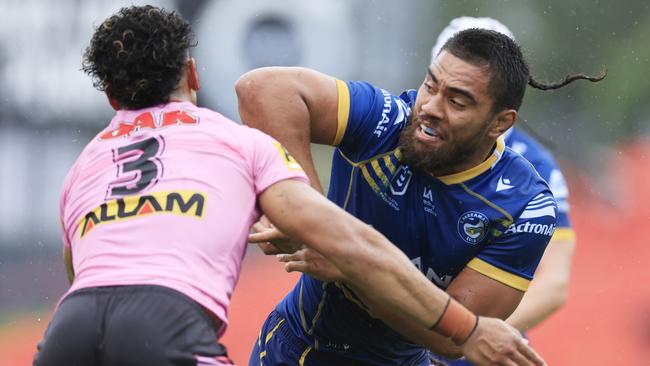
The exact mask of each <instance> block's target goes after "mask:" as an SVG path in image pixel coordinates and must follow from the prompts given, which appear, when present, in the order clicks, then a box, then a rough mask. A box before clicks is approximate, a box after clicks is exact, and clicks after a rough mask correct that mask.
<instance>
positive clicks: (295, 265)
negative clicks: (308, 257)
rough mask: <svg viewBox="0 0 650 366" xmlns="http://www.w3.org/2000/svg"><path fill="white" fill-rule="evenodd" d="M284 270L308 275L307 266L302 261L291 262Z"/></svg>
mask: <svg viewBox="0 0 650 366" xmlns="http://www.w3.org/2000/svg"><path fill="white" fill-rule="evenodd" d="M284 270H285V271H287V272H303V273H309V264H308V263H307V262H303V261H291V262H287V264H285V265H284Z"/></svg>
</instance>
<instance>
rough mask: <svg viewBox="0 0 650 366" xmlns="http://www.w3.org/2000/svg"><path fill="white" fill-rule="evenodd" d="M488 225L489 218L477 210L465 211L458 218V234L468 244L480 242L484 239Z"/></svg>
mask: <svg viewBox="0 0 650 366" xmlns="http://www.w3.org/2000/svg"><path fill="white" fill-rule="evenodd" d="M489 226H490V220H489V219H488V218H487V216H485V214H483V213H481V212H478V211H469V212H465V213H464V214H462V215H461V216H460V218H459V219H458V224H457V228H458V234H459V235H460V237H461V238H462V239H463V240H464V241H465V242H466V243H470V244H477V243H480V242H481V240H483V239H485V236H486V235H487V233H488V230H489Z"/></svg>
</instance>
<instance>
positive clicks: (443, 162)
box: [399, 115, 488, 176]
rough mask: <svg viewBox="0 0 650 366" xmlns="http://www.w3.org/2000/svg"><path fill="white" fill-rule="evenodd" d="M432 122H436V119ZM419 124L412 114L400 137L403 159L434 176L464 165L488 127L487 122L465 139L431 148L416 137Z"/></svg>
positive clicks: (413, 166) (446, 142) (448, 172)
mask: <svg viewBox="0 0 650 366" xmlns="http://www.w3.org/2000/svg"><path fill="white" fill-rule="evenodd" d="M430 122H432V123H434V124H435V121H430ZM419 126H420V123H419V122H418V121H417V119H416V118H415V117H414V115H411V118H410V121H409V124H408V125H407V126H406V128H404V130H402V132H401V133H400V137H399V148H400V151H401V152H402V158H401V160H402V162H403V163H406V164H407V165H409V166H410V167H411V168H413V169H416V170H421V171H424V172H426V173H430V174H433V175H434V176H442V175H448V174H451V173H452V172H455V170H456V168H457V167H459V166H462V165H463V164H464V163H465V162H466V161H467V159H468V158H469V157H471V156H472V155H473V154H474V153H475V151H476V148H477V147H478V145H479V142H480V141H481V140H482V139H483V137H484V135H485V131H486V130H487V127H488V126H487V124H486V125H485V127H484V128H481V130H480V131H478V132H477V133H475V134H473V135H471V136H469V137H467V138H465V139H462V140H457V141H445V142H444V143H443V145H442V146H440V147H438V148H431V147H430V146H427V145H425V144H423V143H422V142H420V141H418V140H417V139H416V137H415V134H416V130H417V129H418V128H419Z"/></svg>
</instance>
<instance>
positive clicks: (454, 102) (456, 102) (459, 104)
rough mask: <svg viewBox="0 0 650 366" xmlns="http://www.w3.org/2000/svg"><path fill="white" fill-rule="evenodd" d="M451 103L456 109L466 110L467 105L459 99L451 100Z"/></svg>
mask: <svg viewBox="0 0 650 366" xmlns="http://www.w3.org/2000/svg"><path fill="white" fill-rule="evenodd" d="M449 103H450V104H451V105H453V106H454V107H456V108H465V104H464V103H462V102H461V101H460V99H458V98H449Z"/></svg>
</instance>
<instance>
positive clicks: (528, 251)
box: [467, 191, 558, 291]
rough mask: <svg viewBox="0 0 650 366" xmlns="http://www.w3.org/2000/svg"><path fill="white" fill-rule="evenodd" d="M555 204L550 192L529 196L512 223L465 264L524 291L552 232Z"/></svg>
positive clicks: (555, 217)
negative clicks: (530, 197)
mask: <svg viewBox="0 0 650 366" xmlns="http://www.w3.org/2000/svg"><path fill="white" fill-rule="evenodd" d="M557 212H558V210H557V206H556V203H555V200H554V198H553V196H552V195H551V193H550V192H548V191H547V192H545V193H541V194H539V195H538V196H536V197H535V198H533V199H532V200H531V201H530V202H529V203H528V204H527V206H526V208H525V209H524V211H523V212H522V213H521V214H520V215H519V217H517V218H516V219H515V220H514V222H513V223H512V224H510V225H509V226H508V228H507V229H506V230H505V231H504V232H503V234H501V235H499V236H497V237H495V239H494V240H493V241H492V242H491V243H489V244H488V245H486V246H485V248H484V249H483V250H482V251H481V252H480V253H479V254H478V255H477V256H476V257H475V258H473V259H472V260H471V261H470V262H469V263H468V264H467V267H469V268H472V269H474V270H475V271H478V272H479V273H481V274H483V275H485V276H487V277H490V278H492V279H494V280H496V281H499V282H501V283H503V284H505V285H508V286H510V287H512V288H515V289H517V290H520V291H526V290H527V289H528V285H529V284H530V281H531V280H532V279H533V274H534V273H535V270H536V269H537V265H538V264H539V261H540V260H541V258H542V255H543V254H544V250H545V249H546V245H547V244H548V242H549V240H550V239H551V237H552V236H553V233H554V231H555V225H556V221H557Z"/></svg>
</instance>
